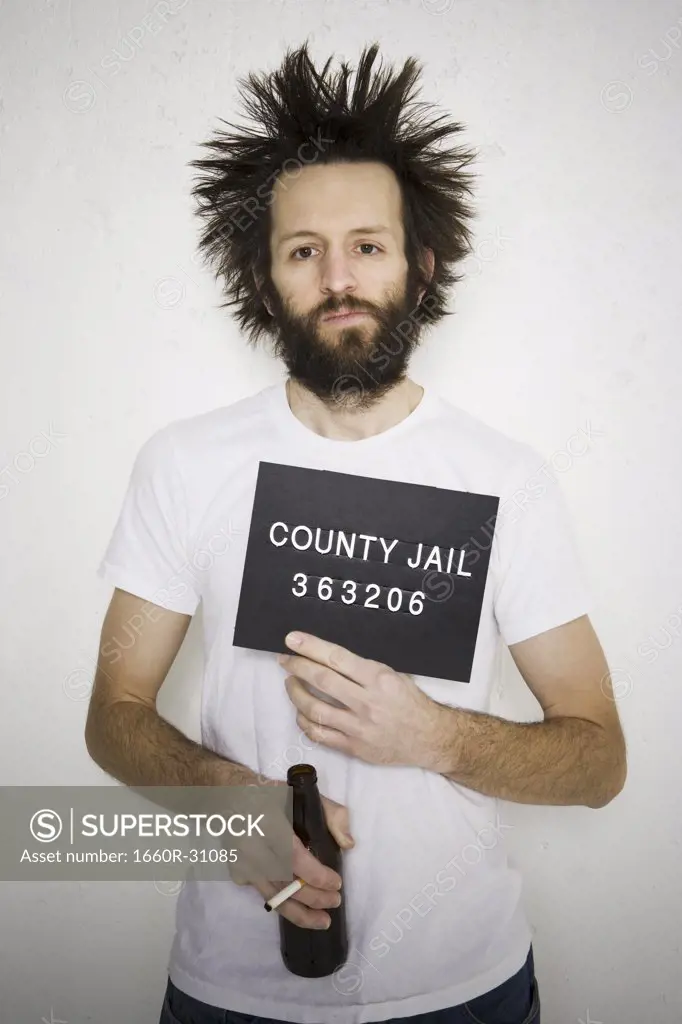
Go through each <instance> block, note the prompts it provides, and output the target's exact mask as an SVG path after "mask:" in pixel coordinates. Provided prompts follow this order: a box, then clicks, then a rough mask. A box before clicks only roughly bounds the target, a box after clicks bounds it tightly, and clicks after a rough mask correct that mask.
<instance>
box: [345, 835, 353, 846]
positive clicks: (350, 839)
mask: <svg viewBox="0 0 682 1024" xmlns="http://www.w3.org/2000/svg"><path fill="white" fill-rule="evenodd" d="M343 840H344V842H345V843H346V844H347V845H348V846H353V845H354V844H355V840H354V839H353V837H352V836H350V835H348V833H347V832H344V833H343Z"/></svg>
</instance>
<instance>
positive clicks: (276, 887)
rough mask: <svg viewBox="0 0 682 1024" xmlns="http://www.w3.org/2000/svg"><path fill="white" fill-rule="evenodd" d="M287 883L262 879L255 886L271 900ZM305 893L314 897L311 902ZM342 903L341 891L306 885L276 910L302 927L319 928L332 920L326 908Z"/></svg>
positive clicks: (265, 897) (311, 897)
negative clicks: (304, 897) (304, 896)
mask: <svg viewBox="0 0 682 1024" xmlns="http://www.w3.org/2000/svg"><path fill="white" fill-rule="evenodd" d="M286 884H287V883H286V882H285V883H280V882H268V881H264V880H262V881H261V882H259V884H258V885H257V886H255V887H256V888H257V889H258V891H259V892H260V893H261V895H262V896H263V897H264V899H265V900H270V899H272V897H273V896H275V895H276V894H277V893H278V892H281V890H282V889H283V888H284V886H285V885H286ZM304 893H306V894H307V897H306V898H307V899H312V902H311V903H306V901H305V900H304V899H303V898H302V897H303V894H304ZM311 894H312V895H311ZM340 903H341V894H340V893H334V892H331V891H330V890H326V891H323V890H321V889H316V890H313V889H311V887H309V886H308V885H304V886H303V888H302V889H299V891H298V892H297V893H294V895H293V896H290V897H289V898H288V899H286V900H284V902H283V903H280V905H279V906H278V907H275V911H276V912H277V913H280V914H281V915H282V917H285V918H286V919H287V920H288V921H291V922H292V923H293V924H296V925H298V926H299V927H301V928H319V927H326V924H327V922H328V921H329V920H330V918H329V915H328V914H325V913H324V909H325V908H330V907H337V906H339V905H340Z"/></svg>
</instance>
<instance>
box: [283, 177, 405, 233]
mask: <svg viewBox="0 0 682 1024" xmlns="http://www.w3.org/2000/svg"><path fill="white" fill-rule="evenodd" d="M401 210H402V202H401V194H400V186H399V184H398V179H397V177H396V176H395V174H394V173H393V171H392V170H391V169H390V167H387V166H386V165H385V164H381V163H369V162H367V163H350V164H349V163H345V164H344V163H340V164H320V165H317V166H315V165H311V166H309V167H304V168H303V169H302V170H300V169H299V168H297V169H296V170H295V171H293V172H292V173H285V174H283V175H280V177H279V178H278V179H277V182H276V183H275V187H274V190H273V199H272V208H271V213H272V222H271V223H272V241H273V243H274V244H275V245H278V244H281V243H282V242H283V241H284V240H285V236H286V235H288V234H291V233H293V232H297V231H303V232H307V233H317V234H319V235H321V236H324V237H332V236H334V237H336V236H338V235H345V234H346V233H350V232H352V231H354V230H357V229H358V228H366V227H368V226H372V225H384V227H386V228H388V232H386V237H387V238H390V237H391V235H392V236H393V237H394V238H395V239H396V240H397V241H400V240H402V213H401Z"/></svg>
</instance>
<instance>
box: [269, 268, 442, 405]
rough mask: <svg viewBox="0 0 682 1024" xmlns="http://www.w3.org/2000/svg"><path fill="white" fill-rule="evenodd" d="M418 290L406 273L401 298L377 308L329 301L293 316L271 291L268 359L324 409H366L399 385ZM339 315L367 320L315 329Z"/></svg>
mask: <svg viewBox="0 0 682 1024" xmlns="http://www.w3.org/2000/svg"><path fill="white" fill-rule="evenodd" d="M421 287H423V284H422V282H421V281H420V279H418V277H417V275H416V273H414V272H413V271H412V270H409V271H408V274H407V279H406V282H405V286H404V288H403V289H402V294H399V295H397V296H396V295H395V294H394V295H393V296H391V298H389V299H388V300H387V301H386V302H385V303H383V304H382V305H377V304H376V303H371V302H368V301H366V300H362V301H361V300H359V299H356V298H354V297H351V296H347V297H345V298H342V299H331V298H330V299H328V300H327V301H326V302H325V303H324V305H322V306H320V307H318V308H316V309H315V310H313V311H311V312H310V313H307V314H305V315H299V314H297V313H295V312H294V311H293V310H292V309H291V306H290V304H289V303H287V302H283V301H282V299H281V297H280V295H279V293H278V292H277V290H276V289H275V288H274V286H272V285H271V286H270V288H269V289H268V296H267V297H268V304H269V306H270V308H271V310H272V315H273V319H274V326H273V341H272V347H273V352H274V355H275V356H276V357H277V358H279V359H281V360H282V361H283V362H284V364H285V366H286V367H287V370H288V371H289V376H290V377H291V378H293V379H294V380H296V381H297V382H298V383H300V384H302V385H303V386H304V387H306V388H307V389H308V390H309V391H311V392H312V393H313V394H314V395H316V396H317V397H318V398H319V399H321V400H322V401H323V402H325V403H326V404H327V405H332V404H333V405H334V406H335V407H337V408H338V407H341V408H343V409H349V408H353V409H368V408H369V407H370V406H372V405H374V403H375V402H377V401H378V400H379V399H380V398H381V397H382V396H383V395H385V394H386V393H387V392H388V391H390V390H391V388H393V387H395V385H396V384H398V383H400V382H401V381H403V380H404V379H405V376H406V372H407V367H408V364H409V360H410V357H411V355H412V352H413V351H414V349H415V348H416V347H417V345H418V344H419V341H420V331H421V327H420V324H419V323H418V321H417V312H418V306H419V298H418V296H419V291H420V289H421ZM340 309H344V310H348V311H356V310H357V311H358V312H364V313H368V314H369V317H367V318H366V319H365V320H364V321H363V322H362V323H360V322H358V323H356V324H350V325H348V326H347V327H344V326H343V325H334V324H333V323H329V324H328V325H327V326H324V327H322V328H321V329H320V325H321V321H322V318H323V317H324V316H328V315H329V314H330V313H334V312H337V311H339V310H340ZM322 331H324V332H325V333H324V335H322Z"/></svg>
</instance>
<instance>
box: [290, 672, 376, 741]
mask: <svg viewBox="0 0 682 1024" xmlns="http://www.w3.org/2000/svg"><path fill="white" fill-rule="evenodd" d="M336 678H337V679H338V678H339V677H338V676H337V677H336ZM306 682H307V680H304V681H301V677H300V676H287V677H286V679H285V680H284V686H285V689H286V691H287V693H288V694H289V699H290V701H291V702H292V704H294V705H295V707H297V708H298V710H299V711H300V712H301V713H302V714H304V715H305V716H306V718H309V719H310V721H311V722H313V723H314V724H315V725H321V726H324V727H326V728H327V729H335V730H336V731H337V732H342V733H345V735H347V736H356V735H357V734H358V732H359V724H360V718H359V717H358V714H357V713H356V711H358V712H361V710H362V704H363V702H362V701H358V700H355V701H350V702H349V703H348V704H347V708H349V709H350V710H347V709H346V708H336V707H334V706H333V705H332V704H328V703H327V701H326V700H322V699H321V698H320V697H317V696H315V694H314V693H311V692H310V690H309V689H308V687H307V686H306V685H305V684H306ZM310 685H311V686H312V685H314V686H315V688H316V689H317V690H319V692H320V693H326V694H329V696H330V697H334V698H336V696H337V694H338V693H340V692H341V691H340V687H338V686H337V685H336V683H335V682H334V681H333V680H332V682H331V683H330V682H329V681H328V680H321V679H320V678H316V682H315V683H314V684H313V683H310ZM347 685H348V686H355V689H356V690H357V686H356V684H355V683H348V684H347ZM346 700H348V698H346Z"/></svg>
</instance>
